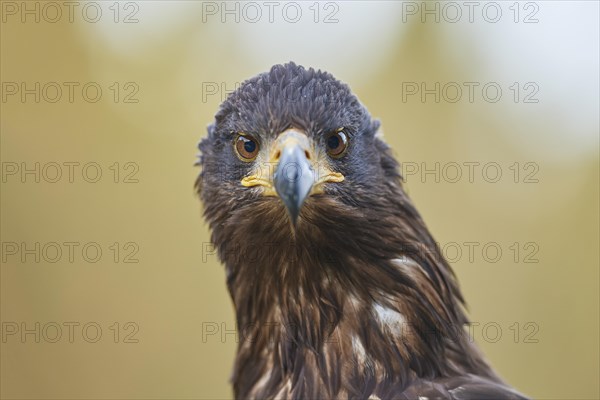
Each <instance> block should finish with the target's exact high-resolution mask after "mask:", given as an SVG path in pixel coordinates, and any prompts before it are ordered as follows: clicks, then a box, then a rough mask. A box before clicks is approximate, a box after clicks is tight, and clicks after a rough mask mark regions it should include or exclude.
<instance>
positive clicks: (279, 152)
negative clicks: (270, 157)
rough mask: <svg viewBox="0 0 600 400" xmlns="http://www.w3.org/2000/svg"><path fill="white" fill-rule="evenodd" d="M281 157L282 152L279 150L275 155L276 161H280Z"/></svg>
mask: <svg viewBox="0 0 600 400" xmlns="http://www.w3.org/2000/svg"><path fill="white" fill-rule="evenodd" d="M279 157H281V150H277V153H275V161H277V160H279Z"/></svg>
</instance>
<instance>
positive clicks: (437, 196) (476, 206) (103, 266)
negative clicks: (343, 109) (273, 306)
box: [0, 1, 600, 399]
mask: <svg viewBox="0 0 600 400" xmlns="http://www.w3.org/2000/svg"><path fill="white" fill-rule="evenodd" d="M26 3H27V4H26V5H25V3H21V2H9V1H2V2H1V6H2V25H1V31H0V34H1V54H0V55H1V64H0V66H1V73H0V75H1V76H0V77H1V81H2V103H1V125H0V127H1V157H2V187H1V206H2V208H1V231H0V232H1V235H2V238H1V240H2V266H1V290H2V292H1V320H2V343H1V358H0V362H1V364H0V366H1V374H0V375H1V376H0V384H1V385H0V387H1V392H0V395H1V396H2V398H19V399H33V398H61V399H62V398H73V399H84V398H90V399H91V398H102V399H108V398H115V399H117V398H118V399H129V398H131V399H134V398H156V399H163V398H164V399H174V398H178V399H179V398H181V399H188V398H189V399H191V398H194V399H195V398H200V399H226V398H231V396H232V394H231V390H230V386H229V383H228V377H229V374H230V370H231V367H232V364H233V356H234V351H235V345H236V337H235V335H234V334H233V333H232V331H233V330H234V328H235V325H234V316H233V313H232V307H231V304H230V299H229V297H228V294H227V292H226V289H225V282H224V273H223V268H222V266H221V265H220V264H219V262H218V260H217V258H216V256H215V255H214V254H212V251H211V248H210V246H209V245H208V241H209V232H208V230H207V227H206V225H205V224H204V222H203V220H202V217H201V215H202V209H201V205H200V203H199V201H198V199H197V197H196V196H195V195H194V191H193V182H194V179H195V177H196V175H197V173H198V170H197V169H196V168H195V167H193V164H194V162H195V159H196V154H197V151H196V144H197V142H198V141H199V140H200V138H201V137H202V136H204V134H205V128H206V125H207V124H209V123H210V122H211V121H212V118H213V116H214V114H215V112H216V111H217V108H218V105H219V104H220V102H221V101H222V99H223V97H224V96H225V95H226V92H227V91H228V90H232V89H234V88H235V87H236V85H238V84H239V83H240V82H242V81H243V80H245V79H247V78H249V77H251V76H253V75H255V74H257V73H259V72H263V71H266V70H268V69H269V68H270V66H271V65H273V64H276V63H282V62H287V61H290V60H293V61H295V62H297V63H299V64H302V65H305V66H313V67H316V68H321V69H325V70H328V71H329V72H331V73H333V74H334V75H335V76H336V77H338V78H339V79H342V80H343V81H345V82H347V83H348V84H349V85H350V86H351V87H352V88H353V90H354V91H355V93H356V94H357V95H358V96H359V98H360V99H361V101H362V102H363V103H364V104H365V105H366V106H367V108H368V109H369V110H370V112H371V113H372V114H373V115H374V116H375V117H377V118H379V119H381V121H382V124H383V130H384V134H385V139H386V140H387V141H388V142H389V143H390V144H391V145H392V147H393V149H394V151H395V153H396V155H397V157H398V159H399V160H400V161H403V162H405V167H404V168H405V174H406V175H407V177H406V185H407V189H408V191H409V194H410V196H411V197H412V198H413V199H414V201H415V203H416V204H417V206H418V208H419V210H420V211H421V213H422V214H423V216H424V218H425V220H426V222H427V223H428V225H429V227H430V228H431V230H432V232H433V234H434V235H435V237H436V239H437V240H438V241H439V242H440V245H441V246H442V247H443V248H444V249H446V254H447V255H448V257H449V258H451V261H452V265H453V266H454V268H455V270H456V272H457V275H458V277H459V279H460V282H461V286H462V288H463V291H464V294H465V296H466V299H467V301H468V304H469V312H470V316H471V318H472V320H473V321H474V322H475V323H476V324H479V325H474V329H473V336H474V339H475V340H476V341H477V342H478V343H480V345H481V347H482V348H483V350H484V352H485V353H486V354H487V356H488V358H489V359H490V361H491V362H492V364H493V365H494V366H495V368H496V369H497V370H498V372H499V373H500V374H501V375H502V376H503V377H505V378H506V380H507V381H508V382H510V383H511V384H512V385H514V386H515V387H516V388H518V389H519V390H521V391H523V392H524V393H526V394H528V395H530V396H532V397H535V398H539V399H566V398H569V399H597V398H598V397H599V396H600V394H599V386H598V376H599V373H600V371H599V330H598V322H599V296H598V293H599V248H598V246H599V245H598V243H599V230H598V220H599V214H598V200H599V199H598V195H599V191H598V186H599V183H598V182H599V181H598V179H599V177H598V170H599V164H598V161H599V156H598V134H599V126H598V36H599V35H598V3H597V2H560V1H553V2H529V3H516V5H515V4H513V2H499V3H494V4H497V5H498V7H499V9H500V11H501V17H499V18H498V21H497V22H493V20H495V19H497V17H496V14H495V12H496V8H497V7H496V6H494V5H492V6H489V5H488V3H486V2H482V3H477V4H478V5H477V6H476V8H474V9H473V14H472V21H469V14H468V11H469V10H468V8H467V7H466V6H465V5H464V4H463V3H461V2H459V3H453V4H458V8H457V6H454V5H451V6H448V5H447V3H427V5H423V4H421V3H420V2H417V3H402V2H329V3H316V4H315V3H314V2H297V3H294V4H295V5H291V6H290V5H286V4H287V3H275V4H276V6H275V8H274V9H272V11H273V13H272V15H271V21H270V20H269V19H270V16H269V8H268V7H269V6H266V5H265V4H264V3H262V2H257V3H253V4H254V5H251V6H247V5H246V4H245V3H234V2H229V3H227V4H226V5H225V4H224V3H221V2H208V3H207V2H205V3H202V2H195V1H183V2H176V1H173V2H167V1H150V2H143V1H138V2H119V3H115V2H113V1H108V2H95V3H92V4H91V5H88V3H89V2H76V3H74V4H75V5H74V6H73V7H74V8H73V10H72V11H73V12H72V14H71V15H69V8H67V6H64V5H62V3H55V4H58V5H59V6H58V8H56V7H55V6H52V5H50V6H48V5H47V3H44V2H40V3H38V2H26ZM36 4H37V5H36ZM236 4H237V5H236ZM436 4H437V5H436ZM24 7H28V8H27V10H33V11H31V13H27V12H25V11H27V10H25V9H24ZM36 7H37V8H36ZM52 7H55V8H52ZM415 7H416V8H415ZM422 7H428V8H427V9H428V10H433V12H434V14H427V13H423V11H424V9H423V8H422ZM436 7H437V8H436ZM511 7H513V8H511ZM225 8H226V9H227V10H230V13H227V12H224V11H225ZM298 8H299V9H300V11H301V14H300V18H299V19H298V14H297V10H298ZM57 9H58V10H59V11H60V12H61V16H60V17H58V14H57V11H56V10H57ZM98 9H99V10H100V11H101V14H97V10H98ZM436 9H437V10H438V11H437V13H438V15H437V16H436V14H435V12H436V11H435V10H436ZM457 9H458V12H460V13H461V17H460V18H458V17H457V16H458V15H459V14H457V11H456V10H457ZM484 9H485V14H484V13H483V10H484ZM231 10H233V11H231ZM257 10H258V12H260V14H258V13H257ZM284 10H285V11H284ZM98 15H99V16H98ZM36 18H38V19H39V22H37V21H36ZM236 19H237V21H236ZM296 19H298V20H297V21H296V22H294V21H295V20H296ZM436 19H438V20H437V21H436ZM71 20H72V22H71ZM94 20H97V21H96V22H94ZM535 20H537V22H536V21H535ZM456 21H457V22H456ZM36 82H39V85H40V86H39V90H36V86H35V85H36ZM53 82H54V83H56V84H53ZM68 82H74V83H72V84H70V83H68ZM436 82H439V84H440V89H439V90H438V91H437V93H438V95H439V97H440V99H439V102H438V101H436V98H435V96H436V94H435V93H433V94H429V95H425V97H424V98H421V94H422V93H421V92H419V93H416V94H412V95H411V94H410V90H414V88H415V87H416V88H418V89H419V91H420V90H421V84H422V83H424V84H425V85H426V88H429V89H434V92H435V84H436ZM465 82H474V83H473V84H472V85H475V84H476V85H478V86H473V87H474V88H475V89H474V97H473V101H469V98H468V89H467V86H465ZM490 82H493V83H495V84H494V85H491V86H492V89H494V87H500V88H501V90H502V96H501V98H499V99H498V101H496V102H492V101H491V100H492V97H495V94H494V92H493V90H492V89H490V91H489V92H487V97H485V96H484V94H482V88H483V86H484V85H486V84H488V83H490ZM515 82H517V85H516V86H514V84H515ZM23 83H24V84H25V86H24V87H23V86H21V85H22V84H23ZM115 83H116V85H115ZM448 83H450V85H448ZM86 84H87V86H85V85H86ZM527 84H529V86H526V85H527ZM68 85H71V86H72V87H73V88H74V91H73V97H72V99H69V90H68ZM444 85H446V86H444ZM56 86H59V87H60V88H61V89H62V94H61V95H60V96H58V95H57V93H58V92H56ZM84 86H85V87H86V91H85V93H82V89H83V87H84ZM457 86H458V87H461V88H462V90H463V94H462V98H461V99H460V100H458V101H456V102H453V99H454V98H455V97H456V93H455V92H453V91H452V90H456V87H457ZM98 87H100V89H101V90H102V97H101V98H100V99H99V100H98V101H96V102H93V100H94V97H95V90H96V88H98ZM444 87H445V88H446V89H444ZM517 88H518V90H519V93H518V97H516V98H515V95H516V91H517ZM23 89H25V90H28V89H29V90H31V92H30V93H29V94H25V95H23ZM534 92H535V93H534ZM532 93H533V94H532ZM527 95H530V96H529V97H527ZM23 96H24V97H23ZM36 96H39V102H36ZM57 96H58V97H57ZM85 96H87V97H85ZM54 100H56V101H55V102H53V101H54ZM71 100H72V101H71ZM533 100H537V102H527V101H533ZM36 163H39V179H38V177H36V175H35V174H36V173H35V172H33V173H30V174H25V175H22V173H23V171H24V169H32V170H34V171H35V168H36ZM53 163H57V164H58V165H59V166H61V173H62V176H61V177H60V179H55V176H56V165H57V164H53ZM64 163H79V164H64ZM89 163H97V164H89ZM115 163H118V164H115ZM436 163H439V179H436V176H435V173H425V174H424V175H423V172H424V169H435V165H436ZM465 163H477V164H465ZM515 163H518V164H515ZM68 165H73V167H72V168H73V172H74V175H73V179H72V182H70V180H69V176H68V172H69V167H68ZM84 165H86V169H85V176H84V174H83V166H84ZM457 165H458V166H459V167H460V171H461V173H462V175H461V177H460V178H459V179H456V171H457V170H456V166H457ZM468 165H474V167H473V168H474V170H473V171H474V174H473V176H472V179H469V176H468V172H469V169H468ZM490 166H491V167H490ZM483 167H486V168H488V169H486V172H485V173H484V171H483V169H484V168H483ZM490 168H491V169H490ZM98 169H99V170H100V171H101V172H102V176H101V177H100V178H98V181H97V182H95V183H91V182H88V180H95V175H96V171H97V170H98ZM416 169H418V170H416ZM498 170H499V171H500V172H501V173H502V176H501V177H500V178H498V181H497V182H493V181H494V180H496V178H495V176H496V173H497V171H498ZM116 171H119V174H118V176H116V174H115V172H116ZM515 171H519V174H518V175H515ZM86 179H87V180H86ZM36 180H39V182H36ZM53 180H57V182H52V181H53ZM436 180H439V182H436ZM455 180H456V182H453V181H455ZM115 181H117V182H115ZM515 181H516V182H515ZM65 242H75V243H76V244H74V245H72V246H74V247H73V249H74V253H73V259H72V260H71V259H70V258H69V254H68V247H67V246H69V245H65V244H64V243H65ZM471 242H475V243H476V244H473V245H470V244H468V243H471ZM36 243H39V250H36V247H35V246H36ZM53 243H57V245H54V244H53ZM115 243H117V244H116V246H115ZM515 243H516V247H515ZM86 244H87V246H86V253H85V254H82V249H83V248H84V245H86ZM57 246H58V247H59V248H60V249H61V251H62V254H61V255H58V254H57V253H56V248H57ZM469 246H472V247H473V248H474V252H473V254H472V255H470V254H469ZM97 248H100V249H101V251H102V255H101V257H99V260H98V261H97V262H92V261H93V259H94V258H95V257H96V256H95V250H96V249H97ZM117 248H118V249H119V251H118V252H117V250H116V249H117ZM484 248H485V249H486V250H485V252H484V251H483V249H484ZM498 248H499V249H500V250H501V251H502V254H501V255H499V256H497V255H496V253H495V251H496V250H497V249H498ZM517 248H518V249H519V251H518V252H517V250H516V249H517ZM27 249H33V250H32V252H29V253H28V250H27ZM458 252H460V253H458ZM36 256H38V257H39V261H36V259H35V258H36ZM84 256H85V257H87V259H86V258H85V257H84ZM55 260H56V261H55ZM135 260H137V262H126V261H135ZM51 261H55V262H51ZM528 261H532V262H528ZM36 323H39V328H38V329H37V334H38V336H39V337H38V338H37V339H39V343H38V342H36V333H35V331H36ZM115 323H117V324H118V325H115ZM128 323H129V324H128ZM23 324H24V325H23ZM69 324H71V325H70V326H72V327H73V328H72V329H73V332H72V333H73V337H72V338H70V337H69V328H68V326H69ZM77 324H78V325H77ZM57 326H58V327H59V328H60V332H61V334H62V336H60V337H58V338H57V337H56V334H57ZM84 327H85V330H84ZM98 327H100V329H102V332H101V334H100V335H97V332H96V329H97V328H98ZM484 327H485V329H484ZM23 328H25V329H29V330H31V331H33V333H25V335H24V336H23ZM498 328H500V329H501V330H502V331H501V332H500V331H498ZM215 329H218V331H214V330H215ZM116 333H118V335H116ZM517 333H518V334H517ZM93 341H95V342H94V343H91V342H93Z"/></svg>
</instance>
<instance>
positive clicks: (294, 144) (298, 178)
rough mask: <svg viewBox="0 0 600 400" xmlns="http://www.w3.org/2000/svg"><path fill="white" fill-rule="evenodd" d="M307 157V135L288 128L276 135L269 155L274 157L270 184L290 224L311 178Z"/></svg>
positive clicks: (311, 167) (313, 177)
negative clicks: (275, 165)
mask: <svg viewBox="0 0 600 400" xmlns="http://www.w3.org/2000/svg"><path fill="white" fill-rule="evenodd" d="M310 157H311V153H310V147H309V143H308V138H307V137H306V135H304V134H303V133H301V132H298V131H296V130H294V129H289V130H287V131H285V132H283V133H282V134H281V135H280V136H279V137H278V138H277V142H276V143H275V146H274V148H273V156H272V159H274V160H275V161H277V160H278V163H277V167H276V169H275V173H274V175H273V184H274V186H275V191H276V192H277V194H278V195H279V198H280V199H281V200H282V201H283V204H284V205H285V207H286V208H287V211H288V214H289V215H290V218H291V220H292V223H293V224H294V225H296V220H297V219H298V214H300V209H301V208H302V204H303V203H304V200H305V199H306V197H308V195H309V194H310V192H311V189H312V187H313V184H314V182H315V173H314V169H313V166H312V164H311V162H310V161H309V158H310Z"/></svg>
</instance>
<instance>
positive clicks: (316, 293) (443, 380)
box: [196, 63, 524, 399]
mask: <svg viewBox="0 0 600 400" xmlns="http://www.w3.org/2000/svg"><path fill="white" fill-rule="evenodd" d="M378 128H379V123H378V122H377V121H375V120H373V119H372V118H371V116H370V115H369V113H368V112H367V111H366V109H365V108H364V107H363V106H362V105H361V104H360V103H359V101H358V100H357V99H356V97H355V96H354V95H352V94H351V92H350V90H349V88H348V87H347V86H346V85H344V84H342V83H340V82H339V81H337V80H335V79H334V78H333V77H332V76H331V75H330V74H328V73H324V72H321V71H314V70H313V69H308V70H306V69H304V68H302V67H300V66H297V65H295V64H293V63H289V64H286V65H276V66H274V67H273V68H272V69H271V71H270V72H268V73H264V74H261V75H258V76H257V77H255V78H252V79H250V80H248V81H246V82H244V84H243V85H242V86H241V87H240V88H239V89H238V90H237V91H235V92H234V93H232V94H231V95H230V96H229V97H228V98H227V100H226V101H225V102H224V103H223V104H222V105H221V108H220V110H219V112H218V113H217V115H216V119H215V122H214V124H212V125H210V126H209V129H208V137H207V138H205V139H203V140H202V142H201V143H200V146H199V147H200V150H201V157H200V162H199V164H200V165H201V167H202V172H201V174H200V176H199V177H198V180H197V182H196V184H197V189H198V191H199V193H200V196H201V199H202V201H203V203H204V207H205V211H204V213H205V217H206V219H207V221H208V222H209V224H210V228H211V230H212V241H213V242H214V244H215V245H216V247H217V248H218V251H219V256H220V258H221V260H222V262H223V263H224V264H225V268H226V271H227V285H228V288H229V291H230V293H231V296H232V299H233V303H234V305H235V310H236V315H237V323H238V330H239V331H240V337H241V339H240V342H239V345H238V352H237V356H236V362H235V367H234V373H233V377H232V381H233V387H234V392H235V396H236V398H239V399H246V398H293V399H301V398H302V399H304V398H309V399H330V398H356V399H366V398H370V397H371V398H381V399H416V398H419V396H420V397H424V398H427V399H435V398H439V399H500V398H506V399H508V398H512V399H522V398H524V397H523V396H522V395H520V394H518V393H517V392H515V391H514V390H512V389H511V388H509V387H507V386H506V385H505V384H504V383H502V382H501V381H500V379H499V378H498V377H497V376H496V375H495V373H494V372H493V371H492V370H491V368H490V367H489V365H488V364H487V363H486V362H485V361H484V359H483V357H482V356H481V354H480V353H479V351H478V350H477V348H476V347H475V345H474V344H473V343H471V342H470V341H469V338H468V336H467V334H466V332H465V330H464V329H463V327H464V325H465V324H466V323H467V322H468V321H467V318H466V316H465V314H464V311H463V299H462V295H461V293H460V290H459V288H458V285H457V282H456V280H455V277H454V275H453V272H452V270H451V268H450V266H449V265H448V263H447V262H446V261H445V260H444V258H443V256H442V255H441V254H440V252H439V250H438V248H437V247H436V244H435V241H434V240H433V238H432V236H431V235H430V233H429V231H428V230H427V228H426V226H425V224H424V223H423V221H422V219H421V217H420V216H419V213H418V212H417V211H416V209H415V208H414V206H413V205H412V203H411V201H410V200H409V199H408V197H407V196H406V194H405V193H404V191H403V189H402V184H401V177H400V174H399V172H398V163H397V162H396V161H395V159H394V158H393V156H392V153H391V150H390V148H389V147H388V146H387V145H386V144H385V143H384V142H383V141H382V139H381V138H380V137H379V136H378V135H377V130H378ZM240 135H241V136H240ZM340 149H341V151H340ZM253 157H254V158H253ZM288 167H293V168H291V170H292V173H291V174H289V173H287V172H288V171H287V170H290V168H288ZM307 176H308V177H309V178H310V179H309V178H308V177H307Z"/></svg>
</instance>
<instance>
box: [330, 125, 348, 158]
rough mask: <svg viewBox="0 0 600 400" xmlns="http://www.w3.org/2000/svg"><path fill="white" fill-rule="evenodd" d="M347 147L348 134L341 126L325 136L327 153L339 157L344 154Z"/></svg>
mask: <svg viewBox="0 0 600 400" xmlns="http://www.w3.org/2000/svg"><path fill="white" fill-rule="evenodd" d="M347 148H348V135H347V134H346V132H344V130H343V128H341V129H339V130H337V131H336V132H334V133H332V134H331V135H329V136H328V137H327V153H328V154H329V155H330V156H332V157H334V158H340V157H342V156H343V155H344V154H346V149H347Z"/></svg>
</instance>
